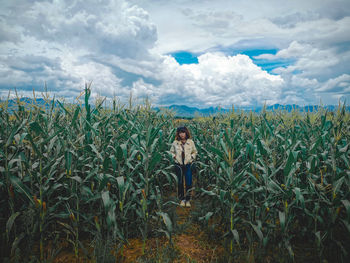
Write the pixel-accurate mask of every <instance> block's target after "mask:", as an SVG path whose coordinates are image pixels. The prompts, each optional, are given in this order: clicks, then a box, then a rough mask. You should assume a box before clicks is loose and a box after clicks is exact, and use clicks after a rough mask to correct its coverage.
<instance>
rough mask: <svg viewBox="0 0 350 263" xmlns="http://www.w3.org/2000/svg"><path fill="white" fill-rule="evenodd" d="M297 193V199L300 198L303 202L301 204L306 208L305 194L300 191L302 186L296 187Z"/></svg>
mask: <svg viewBox="0 0 350 263" xmlns="http://www.w3.org/2000/svg"><path fill="white" fill-rule="evenodd" d="M294 192H295V195H296V200H298V201H299V202H300V203H301V206H302V207H303V208H304V209H305V201H304V196H303V194H302V193H301V192H300V188H298V187H296V188H295V189H294Z"/></svg>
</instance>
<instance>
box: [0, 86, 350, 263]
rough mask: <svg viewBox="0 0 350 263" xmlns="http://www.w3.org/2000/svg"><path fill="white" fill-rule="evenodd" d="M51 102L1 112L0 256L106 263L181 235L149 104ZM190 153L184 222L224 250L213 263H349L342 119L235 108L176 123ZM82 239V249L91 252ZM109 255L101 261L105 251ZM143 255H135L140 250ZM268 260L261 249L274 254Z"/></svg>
mask: <svg viewBox="0 0 350 263" xmlns="http://www.w3.org/2000/svg"><path fill="white" fill-rule="evenodd" d="M90 94H91V90H90V89H89V87H86V88H85V98H84V104H80V105H79V104H77V105H72V104H65V103H63V102H59V101H56V102H57V103H58V106H57V105H56V104H55V101H54V100H53V101H51V102H49V101H48V104H47V107H46V108H42V107H38V106H36V105H32V106H31V107H28V105H23V103H21V102H18V103H17V108H16V110H13V111H11V110H10V109H8V108H7V104H6V102H5V103H2V104H1V108H0V145H1V147H0V171H1V178H0V189H1V190H0V196H1V198H0V204H1V205H0V210H1V213H0V225H1V227H2V230H3V231H1V234H0V235H1V236H0V242H1V243H0V244H1V245H0V255H1V258H2V259H3V261H4V262H51V261H52V260H53V259H54V258H55V257H56V256H57V255H58V254H59V253H60V248H61V247H62V246H63V244H64V243H68V244H69V245H68V247H69V249H70V250H71V252H72V253H73V254H74V255H75V258H76V260H77V261H78V259H79V258H81V257H82V256H83V255H85V256H86V255H89V257H90V258H91V260H93V262H115V261H116V258H118V255H122V254H123V246H124V244H126V243H127V242H128V240H129V239H131V238H139V239H141V240H142V242H143V244H144V246H143V247H144V248H145V245H146V243H147V240H148V239H149V238H151V237H152V236H165V237H166V238H167V239H168V240H169V244H170V245H171V243H172V238H173V236H174V235H175V234H176V231H177V229H178V227H177V225H176V219H175V217H176V215H175V208H176V207H177V206H178V202H177V200H176V198H175V197H174V196H173V195H172V193H175V192H176V184H177V183H176V180H177V178H176V176H175V174H174V170H173V163H172V159H171V155H170V154H169V152H168V151H169V149H170V145H171V143H172V142H173V140H174V137H175V130H176V127H177V124H178V122H177V121H176V120H175V118H174V117H173V115H172V114H169V113H166V114H165V113H161V112H155V111H152V110H151V108H150V106H149V105H142V106H141V105H138V106H132V105H131V104H130V106H129V107H128V108H126V107H121V106H120V105H117V104H116V103H115V102H114V103H113V107H111V108H106V107H103V103H102V102H101V103H97V104H96V105H95V107H91V105H90V103H89V98H90ZM186 125H187V126H188V128H189V129H190V131H191V133H192V135H193V139H194V142H195V144H196V147H197V149H198V158H197V162H196V166H197V169H196V170H197V171H196V173H195V184H194V187H195V189H194V190H195V197H194V201H195V202H196V204H197V206H196V209H194V211H193V214H192V216H193V220H194V221H196V222H197V223H199V224H200V225H201V227H202V229H203V231H205V232H206V233H208V235H209V236H210V237H211V238H213V239H214V240H217V242H218V243H219V242H221V244H222V246H223V247H224V249H225V251H226V252H225V259H223V261H222V262H234V261H235V259H238V258H242V253H244V254H245V255H247V258H252V257H253V258H255V259H256V260H257V261H258V262H259V258H260V259H263V258H266V257H267V256H270V257H271V258H272V259H271V260H272V262H293V261H296V262H310V261H308V254H309V253H310V254H312V258H313V260H315V259H316V260H318V261H316V262H320V261H322V260H328V262H347V260H348V259H349V257H350V255H349V253H350V201H349V200H350V191H349V190H350V147H349V143H350V116H349V113H347V112H345V106H341V105H340V107H339V109H338V111H337V112H327V111H325V110H324V111H323V110H319V111H318V112H315V113H303V114H301V113H298V112H292V113H288V112H283V111H279V112H275V113H269V112H266V111H263V112H262V113H261V114H255V113H244V112H234V110H232V111H231V112H230V113H229V114H224V115H219V116H216V117H215V118H212V117H207V118H204V117H203V118H195V119H193V120H191V121H189V122H188V123H186ZM86 240H88V241H89V242H90V243H91V244H92V247H93V251H88V249H87V246H86V242H85V241H86ZM112 250H113V251H115V255H112V254H111V253H110V251H112ZM143 252H144V251H143ZM271 255H272V256H271Z"/></svg>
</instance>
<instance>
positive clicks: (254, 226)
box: [250, 223, 264, 242]
mask: <svg viewBox="0 0 350 263" xmlns="http://www.w3.org/2000/svg"><path fill="white" fill-rule="evenodd" d="M250 225H251V226H252V228H253V229H254V231H255V233H256V234H257V235H258V237H259V240H260V242H261V241H262V240H263V238H264V235H263V233H262V232H261V230H260V227H258V226H256V225H254V224H252V223H250Z"/></svg>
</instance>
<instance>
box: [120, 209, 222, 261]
mask: <svg viewBox="0 0 350 263" xmlns="http://www.w3.org/2000/svg"><path fill="white" fill-rule="evenodd" d="M193 209H195V205H194V203H192V207H191V208H183V207H177V208H176V214H177V219H178V220H177V222H176V223H177V225H178V228H179V229H180V230H179V231H178V233H176V234H175V235H174V236H173V247H172V248H171V249H169V241H168V240H167V239H166V238H165V237H164V238H153V239H149V240H148V241H147V244H146V246H147V248H146V251H145V252H146V254H147V253H149V254H148V256H147V258H152V259H155V260H156V262H179V263H180V262H198V263H199V262H216V261H217V259H218V257H219V255H220V254H221V253H222V252H223V248H222V247H218V246H216V244H210V242H209V240H208V238H207V236H206V235H205V233H204V232H203V231H201V228H200V226H199V225H198V224H195V223H193V222H192V218H191V211H192V210H193ZM156 243H157V245H156ZM155 250H157V251H155ZM169 250H172V251H169ZM162 253H168V254H167V255H163V254H162ZM169 253H170V254H171V253H173V255H169ZM123 254H124V261H123V262H126V263H129V262H130V263H131V262H137V261H138V260H137V259H140V260H139V262H142V259H141V258H142V256H141V255H142V242H141V241H140V240H139V239H135V240H130V242H129V245H128V246H126V247H125V249H124V251H123ZM167 256H168V258H166V257H167ZM163 257H164V261H162V258H163ZM171 258H173V260H171ZM158 260H159V261H158ZM165 260H166V261H165ZM169 260H171V261H169Z"/></svg>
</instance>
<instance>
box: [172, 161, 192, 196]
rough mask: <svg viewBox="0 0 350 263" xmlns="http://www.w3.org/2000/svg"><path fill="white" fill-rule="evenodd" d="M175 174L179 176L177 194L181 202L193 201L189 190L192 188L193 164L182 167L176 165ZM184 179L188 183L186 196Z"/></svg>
mask: <svg viewBox="0 0 350 263" xmlns="http://www.w3.org/2000/svg"><path fill="white" fill-rule="evenodd" d="M175 173H176V176H177V181H178V183H177V186H178V188H177V194H178V197H179V199H180V200H186V201H189V200H190V199H191V193H190V192H189V189H191V188H192V170H191V164H186V165H180V164H175ZM184 177H185V183H186V195H185V193H184Z"/></svg>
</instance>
